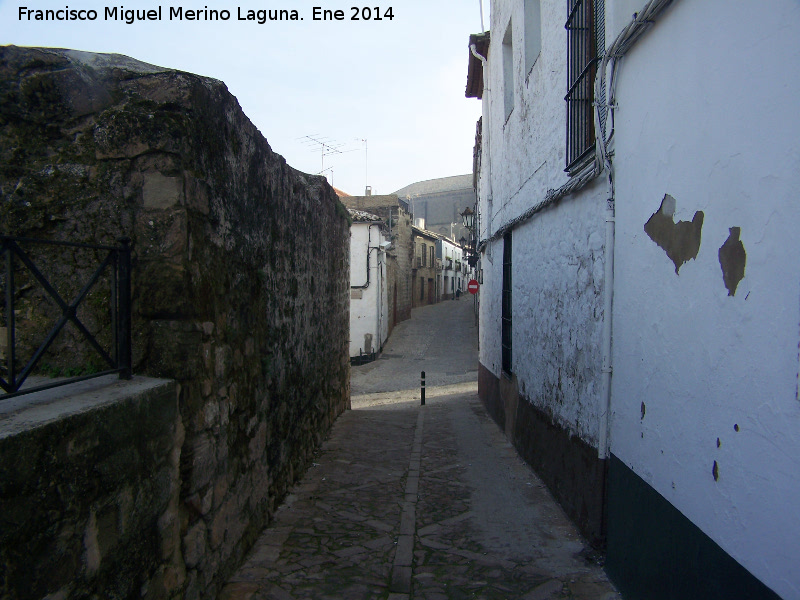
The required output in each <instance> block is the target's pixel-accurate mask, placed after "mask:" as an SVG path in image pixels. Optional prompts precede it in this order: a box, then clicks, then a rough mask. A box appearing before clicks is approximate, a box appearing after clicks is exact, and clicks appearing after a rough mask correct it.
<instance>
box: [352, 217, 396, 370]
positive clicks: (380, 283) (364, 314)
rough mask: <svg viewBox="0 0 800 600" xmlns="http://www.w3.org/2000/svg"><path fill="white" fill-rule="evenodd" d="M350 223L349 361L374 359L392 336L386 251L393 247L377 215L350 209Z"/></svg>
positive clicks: (357, 361)
mask: <svg viewBox="0 0 800 600" xmlns="http://www.w3.org/2000/svg"><path fill="white" fill-rule="evenodd" d="M348 211H349V212H350V217H351V218H352V220H353V224H352V225H351V226H350V360H351V362H353V363H354V364H361V363H364V362H368V361H371V360H375V358H377V356H378V354H379V353H380V351H381V349H382V348H383V344H384V342H386V339H387V338H388V337H389V318H388V315H389V298H388V294H387V290H386V250H387V249H389V248H390V247H391V241H390V240H389V239H388V232H387V231H385V230H384V227H385V225H384V222H383V220H382V219H381V218H380V217H378V216H377V215H373V214H370V213H367V212H364V211H361V210H355V209H352V208H351V209H348Z"/></svg>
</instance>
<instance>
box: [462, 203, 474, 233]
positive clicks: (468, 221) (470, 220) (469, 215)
mask: <svg viewBox="0 0 800 600" xmlns="http://www.w3.org/2000/svg"><path fill="white" fill-rule="evenodd" d="M461 219H462V220H463V221H464V227H466V228H467V229H469V230H470V231H472V226H473V225H474V224H475V213H474V212H472V209H471V208H470V207H469V206H468V207H467V208H465V209H464V212H462V213H461Z"/></svg>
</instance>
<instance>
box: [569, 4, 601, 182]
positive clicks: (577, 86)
mask: <svg viewBox="0 0 800 600" xmlns="http://www.w3.org/2000/svg"><path fill="white" fill-rule="evenodd" d="M568 2H569V4H568V8H569V13H568V16H567V22H566V24H565V25H564V27H566V29H567V95H566V96H565V97H564V100H566V102H567V167H566V169H565V171H567V172H569V173H573V172H575V171H576V169H578V168H579V167H580V166H582V165H583V164H584V162H585V161H586V159H587V158H588V157H589V156H590V155H591V154H592V152H593V151H594V144H595V125H594V106H593V103H594V79H595V75H596V73H597V63H598V62H599V60H600V58H601V57H602V54H603V52H604V49H605V29H604V28H605V17H604V13H605V2H604V0H568ZM600 100H601V103H602V100H603V99H602V98H601V99H600ZM602 117H603V118H604V115H603V116H602ZM601 121H602V119H601Z"/></svg>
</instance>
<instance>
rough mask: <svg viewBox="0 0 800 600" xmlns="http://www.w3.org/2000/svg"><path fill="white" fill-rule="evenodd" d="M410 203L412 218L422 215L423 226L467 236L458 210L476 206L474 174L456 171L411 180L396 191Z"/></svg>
mask: <svg viewBox="0 0 800 600" xmlns="http://www.w3.org/2000/svg"><path fill="white" fill-rule="evenodd" d="M395 195H397V196H398V197H399V198H400V199H402V200H405V201H406V202H407V203H408V204H409V206H410V207H411V213H412V214H413V215H414V218H415V219H419V218H422V219H425V229H427V230H428V231H432V232H433V233H436V234H438V235H442V236H445V237H449V238H450V239H453V240H457V239H460V238H461V237H462V236H464V237H465V238H467V239H469V232H468V231H467V230H466V229H465V228H464V226H463V224H462V219H461V213H462V212H464V209H465V208H467V207H470V208H474V207H475V188H474V186H473V176H472V174H470V175H457V176H455V177H442V178H440V179H430V180H428V181H420V182H417V183H412V184H411V185H407V186H406V187H404V188H402V189H399V190H397V191H396V192H395Z"/></svg>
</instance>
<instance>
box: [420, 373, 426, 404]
mask: <svg viewBox="0 0 800 600" xmlns="http://www.w3.org/2000/svg"><path fill="white" fill-rule="evenodd" d="M420 386H421V387H420V398H421V399H422V403H421V405H422V406H425V371H423V372H422V376H421V381H420Z"/></svg>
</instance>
